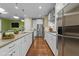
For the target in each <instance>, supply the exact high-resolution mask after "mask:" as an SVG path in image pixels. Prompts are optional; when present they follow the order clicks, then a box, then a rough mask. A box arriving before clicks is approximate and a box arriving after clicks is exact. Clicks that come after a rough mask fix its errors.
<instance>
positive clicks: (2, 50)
mask: <svg viewBox="0 0 79 59" xmlns="http://www.w3.org/2000/svg"><path fill="white" fill-rule="evenodd" d="M14 48H15V43H14V42H12V43H10V44H8V45H6V46H4V47H2V48H0V56H6V55H7V53H8V52H10V51H11V50H13V49H14Z"/></svg>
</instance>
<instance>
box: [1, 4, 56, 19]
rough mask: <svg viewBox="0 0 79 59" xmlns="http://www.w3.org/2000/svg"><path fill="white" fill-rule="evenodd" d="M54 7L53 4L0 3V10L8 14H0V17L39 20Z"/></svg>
mask: <svg viewBox="0 0 79 59" xmlns="http://www.w3.org/2000/svg"><path fill="white" fill-rule="evenodd" d="M54 5H55V4H54V3H0V8H3V9H5V11H6V12H8V13H7V14H0V17H3V18H13V16H18V17H20V18H25V17H31V18H41V17H43V16H45V15H47V14H48V13H49V11H50V10H52V9H53V7H54ZM15 6H17V7H18V9H16V8H15Z"/></svg>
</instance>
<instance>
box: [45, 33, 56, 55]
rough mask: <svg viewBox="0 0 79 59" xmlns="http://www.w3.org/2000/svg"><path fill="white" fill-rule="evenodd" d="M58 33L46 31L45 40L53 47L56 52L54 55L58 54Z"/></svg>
mask: <svg viewBox="0 0 79 59" xmlns="http://www.w3.org/2000/svg"><path fill="white" fill-rule="evenodd" d="M56 37H57V36H56V33H50V32H49V33H45V40H46V41H47V43H48V45H49V47H50V48H51V50H52V52H53V53H54V55H56V54H57V48H56V46H57V45H56V44H57V42H56V41H57V39H56Z"/></svg>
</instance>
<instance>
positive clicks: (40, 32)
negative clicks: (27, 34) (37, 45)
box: [37, 24, 44, 37]
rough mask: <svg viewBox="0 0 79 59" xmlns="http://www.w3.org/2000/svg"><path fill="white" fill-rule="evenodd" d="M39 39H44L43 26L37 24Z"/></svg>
mask: <svg viewBox="0 0 79 59" xmlns="http://www.w3.org/2000/svg"><path fill="white" fill-rule="evenodd" d="M37 37H44V27H43V24H37Z"/></svg>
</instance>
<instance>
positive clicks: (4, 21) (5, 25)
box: [2, 18, 24, 31]
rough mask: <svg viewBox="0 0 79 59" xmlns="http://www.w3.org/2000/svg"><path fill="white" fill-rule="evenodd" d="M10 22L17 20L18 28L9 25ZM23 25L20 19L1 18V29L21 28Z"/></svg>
mask: <svg viewBox="0 0 79 59" xmlns="http://www.w3.org/2000/svg"><path fill="white" fill-rule="evenodd" d="M12 22H19V28H12V27H11V23H12ZM23 26H24V22H22V21H21V20H11V19H7V18H2V31H7V30H14V29H17V30H19V29H21V28H23Z"/></svg>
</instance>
